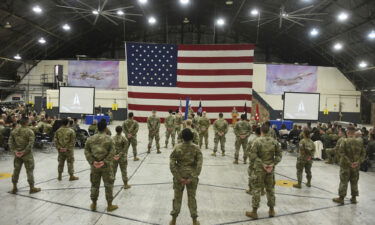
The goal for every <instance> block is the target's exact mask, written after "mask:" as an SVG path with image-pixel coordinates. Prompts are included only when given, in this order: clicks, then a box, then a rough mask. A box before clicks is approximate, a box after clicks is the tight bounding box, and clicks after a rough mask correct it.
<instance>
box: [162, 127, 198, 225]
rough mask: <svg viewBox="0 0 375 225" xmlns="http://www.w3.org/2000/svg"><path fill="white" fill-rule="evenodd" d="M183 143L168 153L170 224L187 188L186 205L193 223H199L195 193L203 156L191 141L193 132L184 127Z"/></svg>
mask: <svg viewBox="0 0 375 225" xmlns="http://www.w3.org/2000/svg"><path fill="white" fill-rule="evenodd" d="M181 133H182V139H183V143H181V144H177V145H176V147H175V148H174V150H173V152H172V154H171V155H170V164H169V165H170V170H171V173H172V175H173V189H174V199H173V210H172V212H171V216H172V221H171V222H170V223H169V224H170V225H175V224H176V219H177V216H178V214H179V213H180V209H181V202H182V196H183V193H184V189H185V187H186V189H187V195H188V206H189V210H190V215H191V217H192V219H193V225H199V224H200V223H199V221H198V220H197V217H198V212H197V202H196V199H195V194H196V191H197V187H198V182H199V178H198V177H199V175H200V173H201V170H202V163H203V157H202V152H201V151H200V149H199V147H198V146H197V145H195V144H193V143H192V140H193V137H194V134H193V133H192V132H191V129H189V128H186V129H184V130H183V131H182V132H181Z"/></svg>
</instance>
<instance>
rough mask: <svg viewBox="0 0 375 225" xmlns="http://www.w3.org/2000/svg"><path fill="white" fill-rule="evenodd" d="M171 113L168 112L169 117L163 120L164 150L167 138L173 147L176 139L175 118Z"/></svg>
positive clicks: (166, 145) (170, 111) (166, 146)
mask: <svg viewBox="0 0 375 225" xmlns="http://www.w3.org/2000/svg"><path fill="white" fill-rule="evenodd" d="M172 113H173V111H172V110H169V116H167V117H166V118H165V120H164V125H165V148H168V141H169V137H170V138H171V139H172V146H173V147H174V145H175V141H176V137H175V134H176V133H175V132H174V127H175V116H174V115H173V114H172Z"/></svg>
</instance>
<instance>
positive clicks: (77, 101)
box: [73, 94, 81, 105]
mask: <svg viewBox="0 0 375 225" xmlns="http://www.w3.org/2000/svg"><path fill="white" fill-rule="evenodd" d="M73 105H81V102H80V101H79V97H78V94H75V96H74V99H73Z"/></svg>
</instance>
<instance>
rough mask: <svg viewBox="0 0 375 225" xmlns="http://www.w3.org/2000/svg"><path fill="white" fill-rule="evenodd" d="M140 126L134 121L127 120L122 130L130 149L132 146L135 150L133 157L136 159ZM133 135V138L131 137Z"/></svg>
mask: <svg viewBox="0 0 375 225" xmlns="http://www.w3.org/2000/svg"><path fill="white" fill-rule="evenodd" d="M138 129H139V125H138V122H137V121H135V120H134V119H127V120H125V122H124V123H123V124H122V130H123V131H124V134H125V137H126V139H127V140H128V148H129V147H130V145H132V148H133V156H134V158H136V157H137V133H138ZM129 135H131V137H129Z"/></svg>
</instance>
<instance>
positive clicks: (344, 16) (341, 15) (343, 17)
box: [337, 12, 349, 22]
mask: <svg viewBox="0 0 375 225" xmlns="http://www.w3.org/2000/svg"><path fill="white" fill-rule="evenodd" d="M348 18H349V14H348V13H346V12H341V13H339V15H337V20H338V21H340V22H343V21H345V20H347V19H348Z"/></svg>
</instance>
